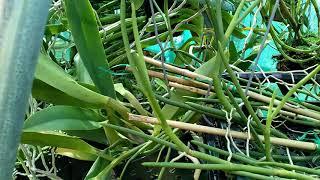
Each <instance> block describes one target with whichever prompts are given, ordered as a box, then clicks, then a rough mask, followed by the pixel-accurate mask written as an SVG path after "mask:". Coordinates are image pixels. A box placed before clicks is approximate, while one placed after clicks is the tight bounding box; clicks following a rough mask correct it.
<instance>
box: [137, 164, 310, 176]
mask: <svg viewBox="0 0 320 180" xmlns="http://www.w3.org/2000/svg"><path fill="white" fill-rule="evenodd" d="M142 165H143V166H147V167H158V168H160V167H167V168H179V169H202V170H222V171H227V172H228V171H246V172H251V173H256V174H262V175H267V176H279V177H284V178H291V179H314V178H313V177H311V176H308V175H304V174H299V173H295V172H290V171H286V170H279V169H268V168H262V167H255V166H250V165H242V164H234V163H229V164H193V163H172V162H170V163H167V162H160V163H154V162H145V163H142Z"/></svg>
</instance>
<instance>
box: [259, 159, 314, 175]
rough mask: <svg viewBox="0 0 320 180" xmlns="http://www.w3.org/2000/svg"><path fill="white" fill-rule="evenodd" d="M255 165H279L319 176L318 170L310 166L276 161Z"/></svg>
mask: <svg viewBox="0 0 320 180" xmlns="http://www.w3.org/2000/svg"><path fill="white" fill-rule="evenodd" d="M256 165H261V166H275V167H281V168H285V169H287V170H294V171H300V172H305V173H308V174H315V175H318V176H320V170H318V169H311V168H307V167H302V166H297V165H291V164H285V163H278V162H258V163H257V164H256Z"/></svg>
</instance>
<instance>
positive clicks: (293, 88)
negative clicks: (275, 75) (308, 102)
mask: <svg viewBox="0 0 320 180" xmlns="http://www.w3.org/2000/svg"><path fill="white" fill-rule="evenodd" d="M319 71H320V65H318V66H317V67H316V68H315V69H314V70H313V71H312V72H311V73H309V74H308V75H307V76H306V77H304V78H303V79H302V80H300V81H299V82H298V83H297V84H296V85H295V86H293V87H292V88H291V89H290V90H289V92H288V93H287V94H286V95H285V96H284V97H283V99H282V100H281V102H280V104H279V105H278V106H277V107H276V109H275V110H274V111H273V113H272V115H271V118H272V119H273V118H275V117H276V116H277V115H278V114H279V112H280V110H281V109H282V107H283V106H284V105H285V104H286V102H287V100H288V99H289V98H290V97H291V96H292V95H293V94H294V93H295V92H296V91H297V89H299V88H300V87H301V86H303V85H304V84H305V83H307V82H308V81H309V80H310V79H311V78H312V77H313V76H315V75H316V74H317V73H318V72H319Z"/></svg>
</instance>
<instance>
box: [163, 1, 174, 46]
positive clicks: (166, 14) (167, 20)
mask: <svg viewBox="0 0 320 180" xmlns="http://www.w3.org/2000/svg"><path fill="white" fill-rule="evenodd" d="M168 5H169V3H168V0H165V1H164V15H165V19H166V24H167V29H168V32H169V38H170V42H171V45H172V47H173V48H174V49H176V47H175V44H174V41H173V33H172V28H171V23H170V17H169V7H168Z"/></svg>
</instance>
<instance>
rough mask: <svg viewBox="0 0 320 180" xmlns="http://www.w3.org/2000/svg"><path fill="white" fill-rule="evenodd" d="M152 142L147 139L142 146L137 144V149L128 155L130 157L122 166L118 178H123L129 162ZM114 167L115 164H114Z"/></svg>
mask: <svg viewBox="0 0 320 180" xmlns="http://www.w3.org/2000/svg"><path fill="white" fill-rule="evenodd" d="M151 143H152V141H148V142H146V143H144V144H143V146H139V149H138V150H137V151H136V152H135V153H134V154H133V155H132V156H131V157H130V159H129V160H128V161H127V162H126V165H125V166H124V167H123V168H122V172H121V175H120V179H122V178H123V176H124V175H125V172H126V169H127V167H128V166H129V164H130V163H131V162H132V161H133V160H134V159H135V158H136V157H138V156H139V154H141V153H142V152H143V151H144V150H145V149H147V148H148V146H149V145H150V144H151ZM114 167H115V166H114Z"/></svg>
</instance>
